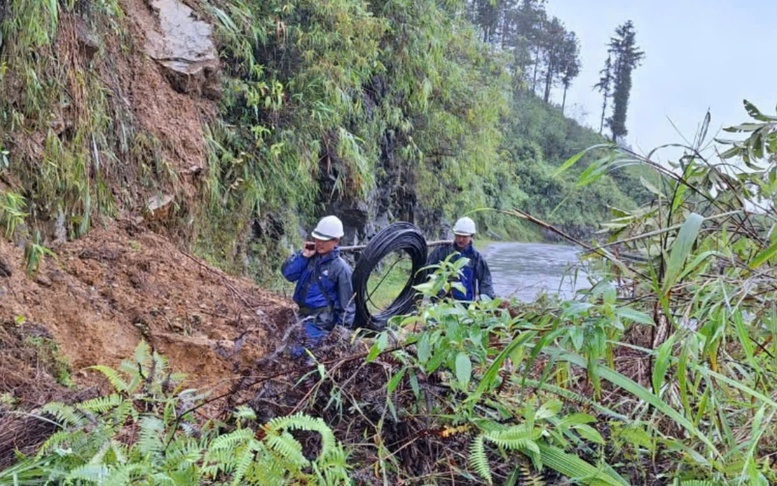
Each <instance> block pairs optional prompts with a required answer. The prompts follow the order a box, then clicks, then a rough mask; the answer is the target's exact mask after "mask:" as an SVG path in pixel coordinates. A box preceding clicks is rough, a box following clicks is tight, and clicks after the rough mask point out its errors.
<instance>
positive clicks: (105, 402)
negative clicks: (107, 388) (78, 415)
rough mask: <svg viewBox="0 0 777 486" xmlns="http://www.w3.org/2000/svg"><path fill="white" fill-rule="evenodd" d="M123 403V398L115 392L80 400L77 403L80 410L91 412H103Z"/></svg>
mask: <svg viewBox="0 0 777 486" xmlns="http://www.w3.org/2000/svg"><path fill="white" fill-rule="evenodd" d="M122 403H124V400H123V399H122V398H121V397H120V396H119V395H116V394H113V395H108V396H107V397H97V398H94V399H92V400H88V401H86V402H81V403H80V404H79V405H78V408H79V409H80V410H83V411H85V412H91V413H105V412H107V411H109V410H111V409H114V408H116V407H118V406H119V405H121V404H122Z"/></svg>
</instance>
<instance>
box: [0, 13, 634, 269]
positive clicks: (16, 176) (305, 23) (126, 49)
mask: <svg viewBox="0 0 777 486" xmlns="http://www.w3.org/2000/svg"><path fill="white" fill-rule="evenodd" d="M176 4H177V2H174V1H172V0H169V1H168V0H154V1H150V2H144V1H141V0H126V1H123V2H119V1H117V0H105V1H101V2H96V3H94V2H79V1H62V2H59V3H57V2H37V1H32V0H12V1H10V2H6V3H5V4H4V6H3V7H2V9H1V10H0V18H1V19H2V39H3V40H2V44H0V49H2V51H0V56H1V57H0V59H1V61H0V62H1V63H2V64H0V65H1V66H2V69H1V70H0V76H1V77H0V90H2V96H0V144H1V145H2V151H3V159H2V160H3V165H2V167H1V168H0V171H1V172H0V175H2V181H3V183H2V191H3V201H4V203H3V206H2V208H3V212H2V218H3V220H4V221H6V222H9V221H14V222H18V223H19V224H13V225H9V232H8V234H9V236H11V233H15V234H16V236H17V237H19V238H22V239H26V240H31V239H34V240H35V241H36V242H37V243H40V244H43V245H45V244H47V243H48V242H51V241H53V240H60V241H63V240H65V239H68V238H70V239H72V238H77V237H79V236H81V235H83V234H85V233H86V232H87V231H88V230H89V228H90V227H92V226H93V225H94V224H95V220H96V218H98V217H99V216H108V217H121V218H125V217H129V218H137V217H139V216H143V217H144V219H145V221H146V222H147V223H149V224H150V225H152V226H153V227H155V228H156V229H157V230H158V231H163V232H166V233H168V234H171V235H174V237H175V238H176V239H178V240H179V241H181V242H183V243H185V244H187V245H192V244H193V245H194V247H195V248H196V251H197V252H199V253H200V254H202V255H204V256H206V257H208V258H209V259H211V260H212V261H214V262H216V263H218V264H219V265H222V266H224V267H226V268H230V269H232V270H234V271H247V270H250V271H251V272H252V273H254V274H255V275H257V276H262V275H264V276H267V275H269V274H270V273H272V271H273V269H272V268H269V267H271V266H272V265H267V264H268V263H272V262H276V261H277V259H278V257H280V256H282V255H284V254H285V252H286V251H287V250H286V248H285V246H286V245H287V244H290V243H291V242H294V241H296V240H297V239H298V238H299V236H298V235H299V232H300V230H301V229H302V228H307V227H308V226H309V225H310V224H311V222H312V221H313V220H314V219H315V218H316V217H318V216H320V215H321V214H324V213H328V212H334V213H336V214H338V215H340V216H341V217H342V218H343V219H344V220H345V223H346V226H347V239H348V240H349V241H353V242H360V241H364V240H365V239H366V238H368V237H369V236H370V235H371V234H374V232H375V230H376V229H379V228H380V227H382V226H384V225H385V224H387V222H389V221H393V220H408V221H412V222H415V223H416V224H418V225H419V226H421V227H422V228H424V229H425V230H426V231H428V232H429V233H430V235H431V234H434V233H438V232H440V233H442V232H444V228H445V225H446V224H450V221H451V220H452V219H453V218H455V217H457V216H459V215H461V214H463V213H465V212H468V211H472V210H475V209H482V208H494V209H509V208H513V207H518V208H520V209H522V210H524V211H527V212H529V213H531V214H533V215H535V216H537V217H539V218H545V219H548V220H549V221H550V222H552V223H555V224H559V225H561V226H563V227H565V228H567V229H569V230H572V231H573V232H575V233H577V234H585V233H590V230H591V229H593V228H595V227H596V225H597V224H598V223H599V222H601V221H602V219H603V218H605V217H606V216H607V215H608V211H609V210H608V207H609V206H615V207H620V208H628V207H632V206H633V204H634V201H633V200H632V198H633V197H639V193H640V191H641V186H640V185H639V184H638V183H636V179H635V180H633V181H632V180H630V178H629V177H626V178H625V179H622V180H618V181H615V180H613V179H610V178H609V177H605V178H603V179H602V181H601V182H600V183H599V184H598V185H597V186H595V187H594V188H592V189H586V190H585V191H581V190H579V189H577V188H576V187H575V186H574V184H573V182H572V180H573V179H574V175H572V176H570V177H561V178H554V177H553V172H554V168H555V167H557V166H558V165H559V164H560V163H561V161H563V160H565V159H566V158H567V157H569V156H571V155H573V154H574V153H576V152H578V151H580V150H581V149H583V148H585V147H587V146H589V145H591V144H592V143H597V142H600V141H601V140H602V139H601V138H600V137H599V136H598V135H597V134H595V133H594V132H592V131H590V130H588V129H586V128H583V127H581V126H579V125H578V124H577V123H575V122H574V121H571V120H568V119H566V118H564V117H563V116H562V114H561V109H560V108H559V107H557V105H555V104H554V103H558V102H559V101H560V102H561V104H562V105H563V104H564V103H568V102H569V100H566V99H565V98H566V91H564V99H562V100H554V99H552V98H551V91H552V88H553V87H556V86H561V87H568V86H569V85H570V83H572V82H574V77H575V76H576V73H577V72H578V70H579V65H580V64H579V63H580V60H579V58H578V55H577V42H578V41H577V39H576V37H575V35H574V33H573V32H568V31H567V30H566V29H565V28H564V26H563V22H562V21H561V20H559V19H556V18H552V19H549V18H548V15H547V14H546V13H545V10H544V6H543V4H542V2H537V1H532V0H526V1H523V2H520V3H512V2H495V3H494V2H463V1H453V2H435V1H431V0H422V1H413V2H410V1H407V2H404V1H400V2H383V1H381V0H376V1H371V2H366V3H365V2H361V1H356V0H337V1H333V2H323V3H322V2H308V1H296V0H294V1H281V0H271V1H263V2H254V1H243V0H233V1H232V0H231V1H226V0H212V1H200V2H189V5H190V7H191V8H192V9H193V11H189V8H188V7H183V10H180V11H182V12H184V13H183V15H184V17H187V14H189V15H188V16H189V18H190V19H191V22H190V23H191V26H190V30H191V32H188V33H187V32H185V29H184V33H181V32H176V31H174V30H172V31H165V29H166V28H167V27H166V25H172V24H173V22H171V21H169V19H167V17H166V16H170V15H173V16H174V15H181V14H180V12H179V10H176V8H178V7H175V5H176ZM171 12H172V13H171ZM176 12H178V13H176ZM195 18H196V19H199V20H194V19H195ZM176 35H194V38H197V39H198V42H199V46H195V52H183V53H181V52H175V50H174V49H173V48H172V47H170V46H173V47H175V45H176V42H175V36H176ZM198 36H199V37H198ZM160 46H162V47H160ZM165 49H167V50H165ZM171 49H172V50H171ZM197 49H199V50H197ZM187 56H188V57H187ZM181 59H183V60H182V61H181ZM176 60H178V64H176ZM182 66H183V67H182ZM624 187H628V188H629V191H623V190H622V189H623V188H624ZM634 188H637V190H636V191H635V190H633V189H634ZM626 194H628V195H626ZM476 217H477V218H478V219H479V220H480V222H481V224H482V228H483V230H484V231H483V233H485V234H486V236H488V237H490V238H535V239H536V238H539V237H541V235H540V234H539V233H538V232H537V230H536V228H532V227H530V226H527V225H523V224H521V223H516V222H514V221H513V220H507V219H504V218H503V217H501V216H500V215H498V214H497V213H496V212H494V211H483V212H479V213H477V216H476ZM22 221H24V224H21V222H22ZM279 242H280V244H279ZM273 264H274V263H273Z"/></svg>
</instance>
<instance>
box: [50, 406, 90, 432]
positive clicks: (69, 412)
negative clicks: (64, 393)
mask: <svg viewBox="0 0 777 486" xmlns="http://www.w3.org/2000/svg"><path fill="white" fill-rule="evenodd" d="M41 411H42V412H43V413H48V414H50V415H53V416H54V417H56V419H57V420H58V421H59V422H60V425H61V426H63V427H83V426H85V425H86V423H87V419H86V418H85V417H84V416H83V414H82V413H80V412H79V411H78V410H76V409H75V407H72V406H70V405H65V404H64V403H59V402H51V403H47V404H46V405H44V406H43V408H42V409H41Z"/></svg>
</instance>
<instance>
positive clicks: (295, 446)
mask: <svg viewBox="0 0 777 486" xmlns="http://www.w3.org/2000/svg"><path fill="white" fill-rule="evenodd" d="M265 441H266V442H267V445H268V446H269V447H270V449H272V450H274V451H275V452H277V453H278V454H279V455H280V456H281V458H282V459H284V460H285V461H287V462H290V463H291V464H292V465H294V466H295V467H297V468H299V467H304V466H307V465H309V464H310V462H309V461H308V460H307V459H306V458H305V456H304V455H303V454H302V445H301V444H300V443H299V442H297V440H296V439H295V438H294V437H292V436H291V434H289V433H287V432H284V433H282V434H280V435H275V434H273V435H268V436H267V437H266V438H265Z"/></svg>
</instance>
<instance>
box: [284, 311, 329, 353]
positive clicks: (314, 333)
mask: <svg viewBox="0 0 777 486" xmlns="http://www.w3.org/2000/svg"><path fill="white" fill-rule="evenodd" d="M303 326H304V333H303V336H302V339H301V341H302V342H297V343H294V344H293V345H292V347H291V356H292V357H293V358H299V357H301V356H304V355H305V348H308V349H313V348H315V347H317V346H318V345H320V344H321V342H322V341H323V340H324V339H325V338H326V337H327V336H328V335H329V331H325V330H323V329H321V328H320V327H318V326H317V325H316V323H315V321H314V320H313V319H306V320H305V322H304V324H303Z"/></svg>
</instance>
